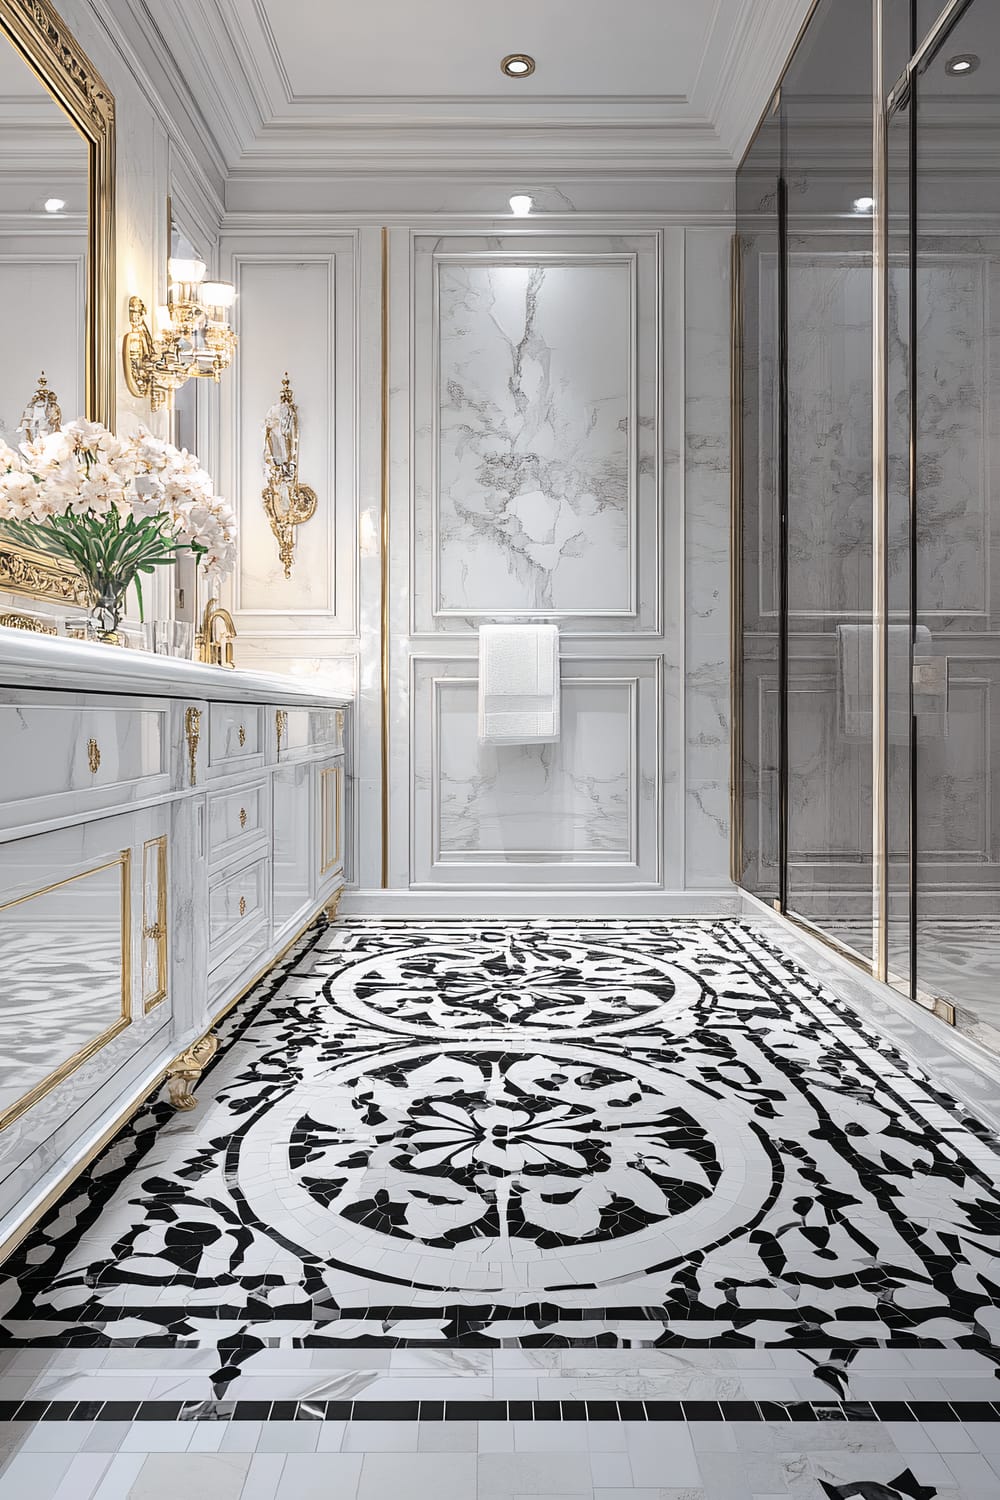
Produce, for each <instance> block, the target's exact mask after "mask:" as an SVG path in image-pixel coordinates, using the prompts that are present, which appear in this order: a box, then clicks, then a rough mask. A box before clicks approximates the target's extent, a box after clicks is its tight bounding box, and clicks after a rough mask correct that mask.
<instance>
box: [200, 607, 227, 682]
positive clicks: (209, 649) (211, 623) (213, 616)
mask: <svg viewBox="0 0 1000 1500" xmlns="http://www.w3.org/2000/svg"><path fill="white" fill-rule="evenodd" d="M220 623H221V625H222V629H223V634H222V637H221V639H220V637H219V635H218V632H217V630H216V626H217V625H219V624H220ZM235 640H236V622H235V621H234V619H233V617H232V615H231V614H230V613H229V611H228V609H223V607H222V605H221V604H219V603H218V601H217V600H215V599H209V601H208V603H207V604H206V605H205V613H204V615H203V616H202V621H201V629H200V630H199V631H198V634H197V635H196V636H195V638H194V645H195V655H196V656H197V658H198V660H199V661H203V662H205V663H206V664H207V665H208V666H210V667H228V668H233V667H235V666H236V661H235V659H234V656H233V642H234V641H235Z"/></svg>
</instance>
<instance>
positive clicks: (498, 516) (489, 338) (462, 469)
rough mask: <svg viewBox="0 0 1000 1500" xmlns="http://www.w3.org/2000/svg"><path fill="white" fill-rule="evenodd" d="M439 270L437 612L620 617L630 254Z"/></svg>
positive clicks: (627, 525) (627, 571) (629, 485)
mask: <svg viewBox="0 0 1000 1500" xmlns="http://www.w3.org/2000/svg"><path fill="white" fill-rule="evenodd" d="M437 270H438V317H439V327H438V339H439V347H438V359H439V373H438V413H437V424H438V433H439V436H438V443H437V466H438V473H437V484H438V509H437V565H438V570H439V576H438V588H437V607H438V609H439V610H444V611H453V612H457V613H460V614H464V615H478V614H482V613H483V612H486V613H489V612H490V611H509V610H515V611H545V612H562V613H574V612H576V613H587V614H603V613H629V612H630V611H631V610H632V609H633V608H634V600H633V592H634V581H633V573H634V525H635V520H634V511H635V484H636V474H635V464H636V458H635V449H636V432H635V420H636V418H635V412H634V389H633V387H634V371H633V359H634V351H633V338H634V333H633V319H634V308H633V306H632V271H631V265H630V260H629V258H627V257H622V258H621V259H619V260H617V261H615V260H610V259H609V260H606V261H604V262H602V261H600V260H598V261H595V262H592V263H590V264H583V263H580V264H572V263H566V264H558V263H557V262H552V261H543V260H539V261H538V262H537V263H536V264H531V265H526V264H523V263H521V264H518V263H517V262H516V261H515V260H514V259H513V258H511V259H510V260H499V259H498V261H497V262H496V263H494V264H490V263H484V262H482V261H471V260H470V261H469V262H467V263H461V262H457V263H456V262H453V261H442V262H440V263H439V265H438V268H437Z"/></svg>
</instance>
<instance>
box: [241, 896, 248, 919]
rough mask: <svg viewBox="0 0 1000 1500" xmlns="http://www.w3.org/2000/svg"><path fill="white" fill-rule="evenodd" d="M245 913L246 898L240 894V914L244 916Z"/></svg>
mask: <svg viewBox="0 0 1000 1500" xmlns="http://www.w3.org/2000/svg"><path fill="white" fill-rule="evenodd" d="M246 914H247V898H246V897H245V896H241V897H240V916H241V917H245V916H246Z"/></svg>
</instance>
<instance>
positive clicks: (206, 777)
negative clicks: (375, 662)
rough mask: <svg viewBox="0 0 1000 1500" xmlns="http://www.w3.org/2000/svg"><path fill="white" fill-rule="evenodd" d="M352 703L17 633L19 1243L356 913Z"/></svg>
mask: <svg viewBox="0 0 1000 1500" xmlns="http://www.w3.org/2000/svg"><path fill="white" fill-rule="evenodd" d="M349 715H350V705H349V704H348V703H346V702H345V701H344V700H342V699H338V698H331V697H327V696H324V695H322V694H321V693H318V692H314V693H309V692H308V691H305V690H303V689H302V687H301V685H299V684H291V683H289V682H287V681H285V680H283V679H280V678H268V677H262V676H258V675H257V674H250V673H241V672H236V673H233V672H226V671H223V670H222V669H220V668H213V667H202V666H195V665H193V664H191V663H185V662H179V661H173V660H170V659H161V658H157V657H150V656H145V655H141V654H140V653H133V652H127V651H120V650H115V649H114V648H111V647H103V646H89V645H85V644H82V643H79V642H66V641H60V640H56V639H51V638H48V637H43V636H35V635H28V634H27V633H22V632H19V631H13V630H6V629H2V628H0V753H2V757H3V762H2V763H3V767H4V775H3V777H2V778H0V1253H2V1252H3V1250H4V1248H5V1247H9V1246H10V1245H12V1244H13V1243H14V1242H15V1241H16V1239H17V1238H18V1236H19V1235H20V1234H21V1233H22V1232H23V1230H24V1228H25V1226H26V1225H28V1224H30V1223H31V1222H33V1221H34V1219H35V1218H36V1217H37V1213H38V1211H39V1205H40V1204H41V1203H42V1201H43V1200H45V1199H46V1198H47V1197H49V1196H50V1195H51V1194H52V1193H53V1192H54V1191H55V1190H56V1189H57V1188H58V1186H59V1184H60V1183H61V1182H65V1181H67V1180H68V1179H69V1177H71V1176H72V1174H73V1172H74V1171H75V1170H78V1168H79V1166H80V1164H82V1163H84V1162H86V1160H88V1159H89V1157H90V1156H91V1155H92V1154H93V1152H94V1150H95V1149H96V1148H97V1146H98V1145H99V1144H100V1142H101V1140H102V1139H103V1137H104V1136H105V1135H106V1133H107V1132H108V1130H109V1129H110V1128H111V1127H113V1125H114V1124H115V1122H116V1121H117V1120H118V1119H119V1118H120V1117H121V1116H122V1115H123V1114H127V1112H128V1111H129V1109H130V1108H131V1107H133V1106H134V1104H135V1102H136V1100H137V1099H139V1098H141V1097H142V1096H143V1095H145V1094H146V1093H148V1092H149V1090H150V1088H151V1087H152V1086H155V1085H156V1084H158V1083H159V1082H160V1081H161V1080H162V1079H163V1078H164V1076H165V1075H167V1074H168V1073H169V1072H170V1071H171V1069H173V1071H174V1072H177V1073H179V1074H180V1075H181V1076H183V1077H186V1078H188V1079H189V1080H190V1079H191V1078H193V1077H194V1076H196V1074H197V1059H196V1058H195V1057H194V1056H193V1054H192V1051H191V1049H192V1047H194V1048H195V1052H197V1055H198V1057H203V1056H205V1055H210V1051H211V1043H210V1042H206V1041H203V1040H200V1039H204V1038H206V1035H207V1034H208V1033H210V1031H211V1027H212V1025H213V1024H214V1022H215V1021H216V1019H217V1018H219V1017H220V1016H221V1014H222V1013H224V1012H225V1011H226V1010H227V1009H228V1008H229V1007H230V1006H231V1005H232V1004H233V1003H234V1001H235V1000H236V999H238V998H239V996H240V995H241V994H242V993H243V992H244V991H245V990H246V989H247V988H249V987H250V986H251V985H252V984H253V983H254V982H255V981H256V980H257V979H258V978H259V977H261V976H262V974H263V973H265V972H266V971H267V969H268V968H269V967H270V965H271V964H272V963H273V962H274V961H275V960H276V958H277V957H278V956H279V955H280V954H281V953H282V952H283V951H284V950H285V949H286V948H287V947H288V946H289V945H290V944H291V943H292V942H293V941H294V940H295V939H296V938H297V936H298V935H299V934H300V933H301V932H302V931H303V930H304V929H305V928H306V927H307V926H308V925H309V924H310V923H311V922H312V921H313V920H314V919H315V918H316V917H317V916H318V915H319V914H320V913H321V912H322V911H323V910H324V908H334V909H335V904H336V901H337V899H338V896H339V893H340V891H341V890H342V889H343V886H344V879H345V874H344V871H345V844H346V820H345V791H346V777H347V767H346V764H345V750H344V738H345V726H346V725H348V724H349V723H350V717H349ZM198 1048H200V1049H201V1050H200V1052H198ZM182 1070H183V1072H182ZM178 1097H181V1096H178ZM181 1107H185V1103H184V1102H183V1101H182V1103H181Z"/></svg>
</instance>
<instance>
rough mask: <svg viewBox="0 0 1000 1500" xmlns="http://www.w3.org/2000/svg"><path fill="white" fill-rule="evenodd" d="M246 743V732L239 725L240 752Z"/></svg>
mask: <svg viewBox="0 0 1000 1500" xmlns="http://www.w3.org/2000/svg"><path fill="white" fill-rule="evenodd" d="M246 742H247V732H246V730H245V729H244V727H243V725H242V724H241V725H240V749H241V750H242V748H243V746H244V745H245V744H246Z"/></svg>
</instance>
